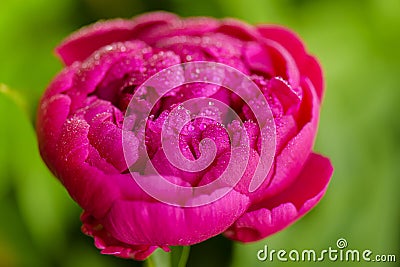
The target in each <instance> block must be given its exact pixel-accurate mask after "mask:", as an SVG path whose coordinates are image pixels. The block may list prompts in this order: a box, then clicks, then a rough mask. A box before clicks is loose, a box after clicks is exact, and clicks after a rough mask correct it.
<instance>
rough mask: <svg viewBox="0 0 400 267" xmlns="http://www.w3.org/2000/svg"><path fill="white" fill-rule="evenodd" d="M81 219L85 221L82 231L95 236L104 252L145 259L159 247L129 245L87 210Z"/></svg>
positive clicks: (98, 246)
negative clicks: (116, 236)
mask: <svg viewBox="0 0 400 267" xmlns="http://www.w3.org/2000/svg"><path fill="white" fill-rule="evenodd" d="M81 220H82V222H83V225H82V232H83V233H84V234H86V235H89V236H92V237H93V239H94V244H95V246H96V247H97V248H98V249H100V250H101V253H102V254H106V255H114V256H117V257H120V258H131V259H135V260H145V259H146V258H147V257H148V256H150V255H151V253H153V251H154V250H155V249H157V246H150V245H129V244H125V243H123V242H120V241H118V240H116V239H115V238H114V237H112V236H111V235H110V234H109V233H108V232H107V231H106V230H105V229H104V227H103V226H102V225H101V224H100V223H99V221H98V220H97V219H95V218H94V217H93V216H91V215H90V214H89V213H87V212H84V213H83V214H82V216H81Z"/></svg>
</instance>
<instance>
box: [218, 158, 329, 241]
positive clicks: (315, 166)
mask: <svg viewBox="0 0 400 267" xmlns="http://www.w3.org/2000/svg"><path fill="white" fill-rule="evenodd" d="M332 172H333V169H332V165H331V163H330V161H329V159H327V158H325V157H322V156H320V155H317V154H314V153H312V154H310V156H309V157H308V160H307V162H306V164H305V165H304V168H303V170H302V172H301V173H300V175H299V176H298V178H297V179H296V181H295V182H294V183H293V184H292V185H291V186H290V187H289V188H287V189H286V190H285V191H283V192H281V193H280V194H279V195H277V196H275V197H272V198H270V199H266V200H264V201H263V202H261V203H258V204H257V205H254V206H252V207H250V209H249V211H248V212H247V213H245V214H244V215H243V216H242V217H240V219H238V220H237V221H236V222H235V224H234V225H233V226H231V227H230V228H229V229H228V230H227V231H226V232H225V235H226V236H227V237H229V238H231V239H234V240H239V241H242V242H251V241H256V240H260V239H263V238H265V237H267V236H269V235H271V234H274V233H276V232H278V231H280V230H282V229H283V228H285V227H287V226H288V225H289V224H291V223H293V222H294V221H296V220H298V219H299V218H300V217H301V216H302V215H304V214H305V213H306V212H308V211H309V210H310V209H311V208H313V207H314V206H315V205H316V204H317V203H318V202H319V200H320V199H321V198H322V196H323V195H324V193H325V191H326V188H327V186H328V183H329V180H330V178H331V175H332Z"/></svg>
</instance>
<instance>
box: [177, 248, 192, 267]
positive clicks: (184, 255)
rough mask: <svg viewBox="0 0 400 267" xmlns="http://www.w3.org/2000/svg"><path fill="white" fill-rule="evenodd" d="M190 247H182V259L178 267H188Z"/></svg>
mask: <svg viewBox="0 0 400 267" xmlns="http://www.w3.org/2000/svg"><path fill="white" fill-rule="evenodd" d="M189 253H190V246H184V247H182V252H181V257H180V258H179V262H178V266H177V267H186V262H187V260H188V259H189Z"/></svg>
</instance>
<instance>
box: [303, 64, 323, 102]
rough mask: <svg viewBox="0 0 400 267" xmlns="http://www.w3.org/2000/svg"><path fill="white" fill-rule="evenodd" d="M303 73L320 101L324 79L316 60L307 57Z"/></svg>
mask: <svg viewBox="0 0 400 267" xmlns="http://www.w3.org/2000/svg"><path fill="white" fill-rule="evenodd" d="M304 71H305V72H306V75H307V76H308V77H309V78H310V80H311V82H312V84H313V85H314V87H315V91H316V92H317V95H318V98H319V100H320V101H321V99H322V96H323V93H324V79H323V74H322V69H321V65H320V64H319V63H318V61H317V59H316V58H315V57H312V56H308V57H307V60H306V62H305V64H304Z"/></svg>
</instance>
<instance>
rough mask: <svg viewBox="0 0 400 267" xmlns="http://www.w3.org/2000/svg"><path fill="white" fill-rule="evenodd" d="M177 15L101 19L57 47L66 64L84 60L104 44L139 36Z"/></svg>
mask: <svg viewBox="0 0 400 267" xmlns="http://www.w3.org/2000/svg"><path fill="white" fill-rule="evenodd" d="M174 19H176V16H175V15H173V14H171V13H167V12H154V13H150V14H145V15H142V16H139V17H136V18H135V19H134V20H125V19H116V20H108V21H100V22H97V23H95V24H92V25H90V26H87V27H84V28H82V29H80V30H79V31H77V32H75V33H74V34H72V35H71V36H69V37H68V38H67V39H65V40H64V41H63V42H62V43H61V45H59V46H58V47H57V48H56V52H57V54H58V55H59V56H60V57H61V59H62V60H63V61H64V63H65V64H66V65H71V64H72V63H73V62H75V61H83V60H85V59H86V58H87V57H88V56H90V55H91V54H92V53H93V52H94V51H96V50H97V49H99V48H100V47H102V46H105V45H108V44H111V43H114V42H123V41H127V40H132V39H138V38H137V37H138V36H139V35H140V33H141V32H143V31H144V30H146V31H147V30H149V29H150V28H152V27H157V26H159V25H163V24H167V23H169V22H170V21H171V20H174Z"/></svg>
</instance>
